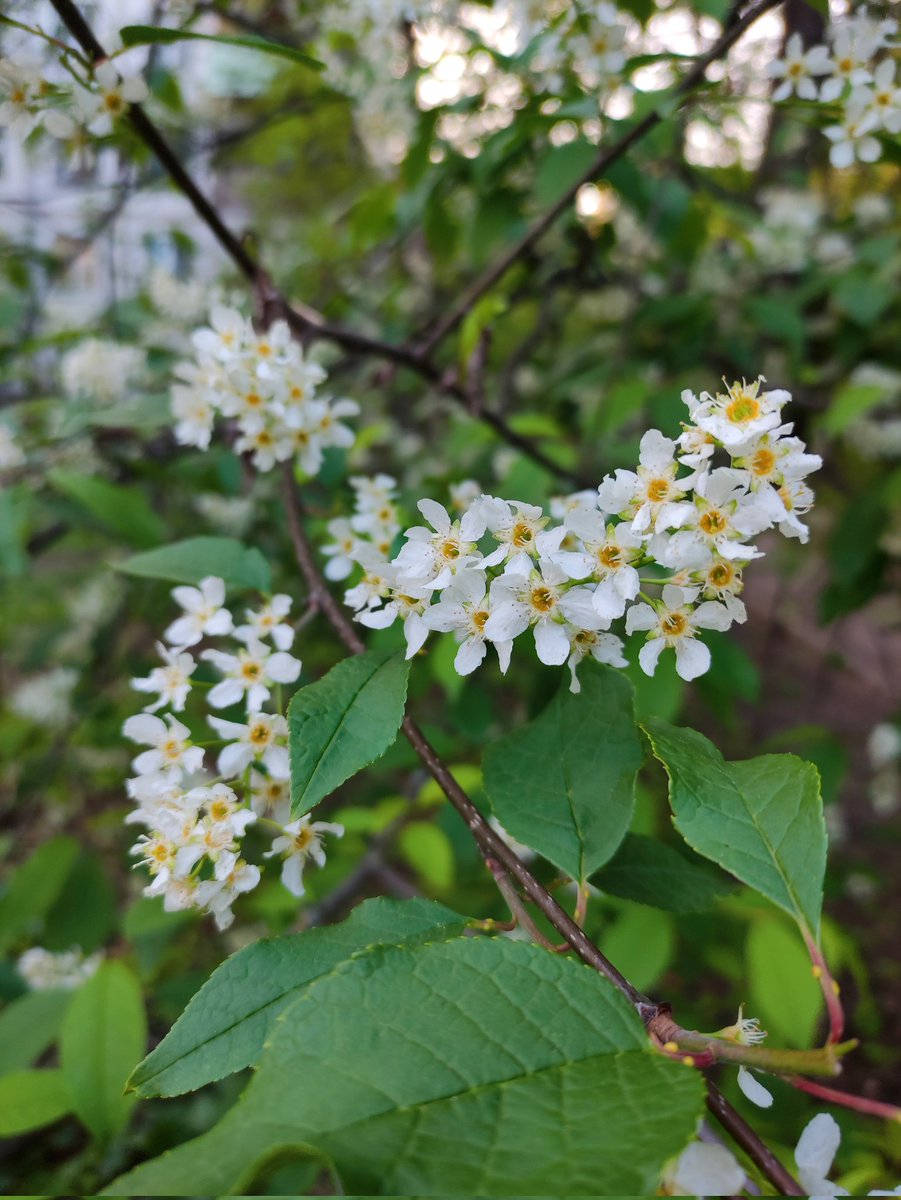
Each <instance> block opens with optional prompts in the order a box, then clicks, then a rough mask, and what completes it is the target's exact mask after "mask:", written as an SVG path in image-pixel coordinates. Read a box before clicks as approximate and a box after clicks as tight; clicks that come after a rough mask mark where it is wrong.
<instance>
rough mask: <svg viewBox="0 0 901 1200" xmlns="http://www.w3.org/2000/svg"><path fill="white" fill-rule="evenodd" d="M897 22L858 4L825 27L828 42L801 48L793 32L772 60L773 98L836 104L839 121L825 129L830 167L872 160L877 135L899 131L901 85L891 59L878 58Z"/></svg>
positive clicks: (889, 44)
mask: <svg viewBox="0 0 901 1200" xmlns="http://www.w3.org/2000/svg"><path fill="white" fill-rule="evenodd" d="M897 30H898V23H897V21H894V20H892V19H887V20H880V19H879V18H877V17H874V16H872V15H871V14H869V13H868V12H867V11H866V9H865V8H864V7H863V6H861V7H859V8H858V9H856V10H853V11H852V12H850V13H848V14H847V15H844V16H842V17H841V18H840V19H838V20H837V21H836V23H835V24H834V25H831V26H829V28H828V31H827V38H828V41H829V45H826V44H825V43H820V44H818V45H815V46H811V47H806V48H805V47H804V45H803V44H802V41H801V36H800V34H798V33H794V34H792V36H791V37H790V38H789V39H788V42H787V43H786V47H785V52H784V55H783V57H782V58H780V59H776V60H775V61H773V62H772V63H771V64H770V66H769V68H768V71H769V75H770V77H771V78H772V79H773V80H774V81H775V84H776V86H775V89H774V91H773V99H774V100H776V101H781V100H787V99H788V98H789V97H790V96H792V94H796V95H797V96H798V98H799V99H801V100H806V101H814V102H819V103H823V104H829V105H835V104H836V102H838V104H839V114H840V115H839V120H838V122H837V123H836V124H835V125H829V126H827V127H826V128H825V129H824V131H823V132H824V134H825V136H826V137H827V139H828V140H829V141H830V142H831V146H830V149H829V160H830V162H831V163H832V165H833V166H834V167H839V168H842V167H850V166H851V165H852V164H853V163H855V162H864V163H871V162H875V161H876V160H877V159H878V158H880V157H881V155H882V147H881V145H880V143H879V140H878V138H877V137H876V135H877V134H878V133H880V132H885V133H890V134H897V133H899V132H901V86H899V85H897V84H896V82H895V62H894V60H893V59H892V58H891V57H890V56H888V57H881V55H883V54H884V52H885V51H886V50H888V49H891V47H892V45H893V41H892V39H893V38H894V36H895V34H896V33H897Z"/></svg>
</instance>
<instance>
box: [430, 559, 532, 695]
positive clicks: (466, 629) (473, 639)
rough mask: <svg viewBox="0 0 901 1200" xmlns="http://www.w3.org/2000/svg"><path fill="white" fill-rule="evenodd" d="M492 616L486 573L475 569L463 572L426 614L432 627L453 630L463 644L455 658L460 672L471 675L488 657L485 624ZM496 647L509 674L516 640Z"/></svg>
mask: <svg viewBox="0 0 901 1200" xmlns="http://www.w3.org/2000/svg"><path fill="white" fill-rule="evenodd" d="M490 615H491V609H490V602H489V599H488V594H487V585H486V582H485V575H484V574H483V572H482V571H474V570H468V571H460V572H459V573H458V574H457V575H456V576H455V578H454V579H453V580H452V581H451V583H450V584H449V585H448V587H446V588H445V589H444V591H443V592H442V593H441V599H440V600H439V602H438V603H437V604H433V605H432V606H431V608H427V609H426V610H425V612H424V613H423V621H424V622H425V624H426V625H427V626H428V628H429V629H435V630H437V631H438V632H439V633H453V634H454V635H455V636H456V638H457V641H458V642H459V643H460V648H459V650H458V651H457V655H456V657H455V659H454V670H455V671H456V672H457V674H458V675H470V674H471V673H472V672H473V671H474V670H475V669H476V667H477V666H478V665H479V664H480V663H481V662H482V660H483V659H484V657H485V652H486V647H485V625H486V623H487V621H488V618H489V616H490ZM494 648H495V650H496V651H497V656H498V659H499V660H500V664H501V671H502V672H504V673H506V671H507V668H508V666H509V665H510V652H511V650H512V649H513V642H512V641H506V642H503V641H502V642H495V643H494Z"/></svg>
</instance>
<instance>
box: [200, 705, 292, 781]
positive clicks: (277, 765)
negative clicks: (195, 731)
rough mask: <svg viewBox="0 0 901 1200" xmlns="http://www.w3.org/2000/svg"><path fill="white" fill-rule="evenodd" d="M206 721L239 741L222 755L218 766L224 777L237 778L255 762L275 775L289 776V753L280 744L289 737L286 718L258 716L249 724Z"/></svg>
mask: <svg viewBox="0 0 901 1200" xmlns="http://www.w3.org/2000/svg"><path fill="white" fill-rule="evenodd" d="M207 720H208V721H209V723H210V724H211V725H212V727H213V728H214V729H215V730H216V732H217V733H218V734H219V735H220V736H221V737H223V738H225V739H226V740H228V739H231V738H235V739H236V740H235V741H233V742H232V743H231V745H229V746H226V747H225V749H224V750H222V751H221V753H220V754H219V761H218V764H217V766H218V768H219V774H220V775H222V776H223V778H225V779H233V778H235V776H237V775H240V774H241V773H242V772H243V771H244V769H245V768H246V767H248V766H249V765H250V764H251V763H252V762H255V761H256V762H260V761H261V762H263V763H264V765H265V767H266V769H267V771H268V772H270V773H271V774H272V775H276V776H285V775H287V774H288V772H289V764H288V750H287V747H286V746H283V745H280V744H279V743H278V741H277V739H278V738H285V737H287V736H288V722H287V721H286V720H285V718H284V717H282V716H274V715H271V714H270V713H256V714H254V716H252V717H251V719H250V720H249V721H248V722H247V724H246V725H241V724H239V723H238V722H236V721H223V720H222V719H221V718H220V717H208V718H207Z"/></svg>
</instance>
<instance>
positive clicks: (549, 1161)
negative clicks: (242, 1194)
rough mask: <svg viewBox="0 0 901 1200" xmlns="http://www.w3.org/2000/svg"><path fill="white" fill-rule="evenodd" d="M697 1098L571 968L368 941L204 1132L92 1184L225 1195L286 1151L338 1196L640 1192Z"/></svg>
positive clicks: (507, 954)
mask: <svg viewBox="0 0 901 1200" xmlns="http://www.w3.org/2000/svg"><path fill="white" fill-rule="evenodd" d="M514 1018H515V1019H514ZM702 1098H703V1086H702V1083H701V1080H700V1079H699V1078H698V1077H697V1076H696V1075H695V1074H693V1073H692V1072H689V1071H686V1070H685V1068H684V1067H682V1066H680V1065H679V1064H676V1063H672V1062H669V1061H667V1060H666V1059H664V1058H661V1057H660V1056H659V1055H657V1054H655V1053H654V1052H653V1051H652V1050H650V1049H649V1047H648V1044H647V1038H646V1035H645V1031H644V1028H643V1026H642V1024H641V1022H640V1021H639V1019H638V1018H637V1016H636V1015H635V1013H634V1012H633V1010H632V1009H631V1007H630V1005H629V1004H628V1002H627V1001H626V1000H625V999H624V998H623V997H622V996H621V995H619V993H617V992H616V991H615V990H614V989H613V988H612V987H611V986H610V985H609V984H608V983H606V981H604V980H603V979H602V978H601V977H600V976H598V975H597V974H595V973H594V972H592V971H591V970H589V969H588V968H586V967H584V966H581V965H580V964H578V963H575V962H571V961H569V960H566V959H561V958H560V957H559V956H556V955H552V954H549V953H548V952H547V951H544V950H541V949H539V948H538V947H535V946H530V945H525V944H522V943H515V942H508V941H506V940H503V939H492V940H484V939H462V940H456V941H451V942H448V943H445V944H434V945H428V944H427V945H423V946H420V947H415V948H410V947H402V948H398V947H393V948H387V947H382V948H379V949H376V950H375V951H373V952H372V954H371V955H367V956H365V957H364V958H362V959H352V960H350V961H349V962H346V963H344V964H343V965H342V966H340V967H338V968H337V969H336V970H334V971H332V972H331V973H330V974H328V975H326V976H324V977H323V978H322V979H320V980H319V981H318V982H317V983H316V984H315V985H314V986H313V987H311V988H310V989H309V991H308V993H307V994H306V995H305V996H304V997H302V998H301V999H300V1000H298V1001H297V1002H296V1003H295V1004H294V1005H292V1007H291V1008H290V1009H288V1010H287V1011H286V1012H285V1013H284V1015H283V1016H282V1018H281V1019H280V1020H279V1021H278V1022H277V1023H276V1027H275V1030H274V1033H273V1036H272V1038H271V1040H270V1042H269V1043H268V1044H267V1046H266V1048H265V1049H264V1052H263V1057H262V1059H261V1061H260V1065H259V1069H258V1071H257V1072H256V1074H255V1075H254V1077H253V1080H252V1082H251V1084H250V1086H249V1088H248V1090H247V1092H246V1093H245V1095H244V1096H243V1097H242V1099H241V1101H240V1102H239V1104H238V1105H237V1106H236V1107H235V1108H234V1109H233V1110H232V1111H231V1112H230V1113H229V1114H228V1115H227V1116H226V1117H225V1118H224V1120H223V1121H222V1122H221V1123H220V1124H219V1125H218V1126H217V1127H216V1128H215V1129H213V1130H212V1131H211V1132H210V1133H208V1134H206V1135H204V1136H203V1137H202V1138H200V1139H198V1140H195V1141H193V1142H189V1143H187V1144H186V1145H185V1146H182V1147H179V1148H178V1149H177V1150H175V1151H173V1152H171V1153H170V1154H168V1155H167V1156H165V1157H163V1158H160V1159H157V1160H156V1161H154V1162H150V1163H147V1164H145V1165H144V1166H142V1167H139V1168H137V1169H136V1170H135V1171H131V1172H130V1173H129V1174H128V1175H125V1176H123V1177H122V1178H120V1179H119V1180H117V1181H115V1182H114V1183H113V1184H112V1185H111V1186H110V1187H108V1188H107V1189H106V1192H107V1194H109V1195H136V1194H145V1195H174V1194H178V1195H183V1194H185V1193H188V1192H190V1193H200V1194H222V1193H224V1192H227V1191H241V1190H242V1189H244V1188H245V1187H247V1186H248V1184H249V1183H250V1182H251V1181H252V1180H253V1179H255V1178H256V1177H257V1175H258V1171H259V1168H260V1167H261V1165H263V1164H264V1163H266V1162H267V1160H269V1161H271V1159H272V1158H273V1157H274V1156H275V1155H276V1154H277V1153H278V1152H279V1151H281V1150H284V1149H285V1148H288V1147H292V1146H296V1145H300V1146H302V1147H309V1146H315V1147H316V1148H318V1149H319V1150H320V1151H321V1152H322V1153H323V1154H324V1155H326V1156H327V1157H328V1158H329V1159H331V1160H332V1161H333V1162H334V1164H335V1168H336V1170H337V1172H338V1174H339V1176H340V1178H341V1180H342V1183H343V1185H344V1189H345V1191H347V1192H352V1193H353V1194H387V1195H400V1194H413V1193H417V1192H418V1193H420V1194H421V1193H430V1192H439V1191H440V1192H442V1193H462V1192H466V1193H468V1194H482V1195H492V1194H498V1193H499V1192H500V1193H510V1192H517V1193H521V1194H533V1195H534V1194H548V1193H550V1192H552V1191H553V1192H554V1193H561V1192H563V1193H568V1194H579V1193H588V1192H591V1193H594V1194H598V1193H601V1194H612V1193H618V1194H633V1195H641V1194H647V1192H648V1191H649V1190H650V1189H652V1188H653V1187H654V1186H655V1185H656V1180H657V1178H658V1176H659V1173H660V1170H661V1167H662V1165H663V1163H664V1162H665V1161H666V1160H667V1159H668V1158H669V1157H670V1156H671V1155H673V1154H675V1153H677V1152H678V1151H679V1150H680V1149H681V1147H682V1146H683V1145H684V1144H685V1142H686V1140H687V1138H688V1137H689V1136H690V1134H691V1133H692V1131H693V1129H694V1127H695V1123H696V1122H697V1120H698V1118H699V1116H700V1113H701V1107H702ZM461 1145H465V1146H466V1147H467V1152H466V1154H461V1153H460V1147H461Z"/></svg>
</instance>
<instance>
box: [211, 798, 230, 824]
mask: <svg viewBox="0 0 901 1200" xmlns="http://www.w3.org/2000/svg"><path fill="white" fill-rule="evenodd" d="M230 812H231V806H230V805H229V803H228V801H227V800H214V801H213V803H212V804H211V805H210V816H211V817H212V818H213V820H214V821H224V820H225V819H226V817H228V815H229V814H230Z"/></svg>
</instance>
